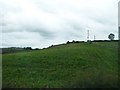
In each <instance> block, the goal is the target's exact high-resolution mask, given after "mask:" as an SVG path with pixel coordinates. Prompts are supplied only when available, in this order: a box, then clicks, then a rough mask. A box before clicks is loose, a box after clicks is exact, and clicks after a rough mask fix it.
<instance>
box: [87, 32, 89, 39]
mask: <svg viewBox="0 0 120 90" xmlns="http://www.w3.org/2000/svg"><path fill="white" fill-rule="evenodd" d="M87 34H88V36H87V40H88V41H89V30H88V31H87Z"/></svg>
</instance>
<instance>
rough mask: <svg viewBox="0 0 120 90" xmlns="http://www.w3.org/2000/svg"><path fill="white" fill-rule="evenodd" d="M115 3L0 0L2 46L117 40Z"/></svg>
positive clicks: (98, 0)
mask: <svg viewBox="0 0 120 90" xmlns="http://www.w3.org/2000/svg"><path fill="white" fill-rule="evenodd" d="M118 1H119V0H1V1H0V8H1V9H0V27H1V28H0V31H1V32H2V46H3V47H8V46H17V47H19V46H20V47H21V46H22V47H24V46H31V47H39V48H43V47H48V46H50V45H52V44H59V43H64V42H67V41H68V40H69V41H72V40H85V41H86V40H87V30H89V31H90V39H91V40H93V36H94V35H95V36H96V39H108V35H109V34H110V33H114V34H115V36H116V38H115V39H117V38H118V25H117V24H118V12H117V11H118Z"/></svg>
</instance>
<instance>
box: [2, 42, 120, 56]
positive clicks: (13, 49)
mask: <svg viewBox="0 0 120 90" xmlns="http://www.w3.org/2000/svg"><path fill="white" fill-rule="evenodd" d="M118 41H119V40H93V41H91V40H88V41H87V42H85V41H75V40H73V41H71V42H70V41H67V42H66V43H64V44H58V45H51V46H49V47H47V48H43V49H48V48H51V47H56V46H60V45H66V44H72V43H89V44H92V43H93V42H118ZM0 50H2V54H5V53H16V52H21V51H31V50H41V49H39V48H35V49H32V47H24V48H21V47H9V48H0ZM0 53H1V52H0Z"/></svg>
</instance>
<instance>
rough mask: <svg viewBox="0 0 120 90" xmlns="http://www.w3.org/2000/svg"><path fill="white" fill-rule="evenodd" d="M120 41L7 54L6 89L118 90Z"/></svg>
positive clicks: (4, 78)
mask: <svg viewBox="0 0 120 90" xmlns="http://www.w3.org/2000/svg"><path fill="white" fill-rule="evenodd" d="M117 49H118V44H117V42H93V43H92V44H89V43H70V44H66V45H60V46H54V47H51V48H48V49H43V50H37V51H32V52H19V53H13V54H4V55H2V57H3V61H2V62H3V82H2V83H3V87H16V88H18V87H22V88H25V87H30V88H43V87H47V86H48V87H49V88H55V87H60V88H62V87H68V88H69V87H70V88H71V87H73V88H75V87H78V88H79V87H80V88H83V87H86V88H90V87H117V81H118V52H117V51H118V50H117Z"/></svg>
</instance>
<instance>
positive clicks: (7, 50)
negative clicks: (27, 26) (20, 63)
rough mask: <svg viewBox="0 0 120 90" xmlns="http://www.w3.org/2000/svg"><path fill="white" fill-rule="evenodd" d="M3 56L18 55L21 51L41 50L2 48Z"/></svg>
mask: <svg viewBox="0 0 120 90" xmlns="http://www.w3.org/2000/svg"><path fill="white" fill-rule="evenodd" d="M1 50H2V54H5V53H16V52H21V51H31V50H39V48H35V49H32V47H24V48H22V47H8V48H2V49H1Z"/></svg>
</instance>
